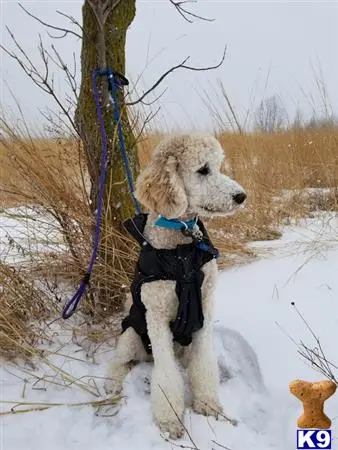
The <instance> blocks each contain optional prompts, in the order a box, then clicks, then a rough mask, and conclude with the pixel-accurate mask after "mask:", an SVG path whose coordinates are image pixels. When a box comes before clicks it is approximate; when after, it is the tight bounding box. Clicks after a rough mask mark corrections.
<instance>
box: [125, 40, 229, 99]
mask: <svg viewBox="0 0 338 450" xmlns="http://www.w3.org/2000/svg"><path fill="white" fill-rule="evenodd" d="M226 50H227V47H226V46H225V47H224V52H223V55H222V58H221V60H220V62H219V63H217V64H216V65H214V66H209V67H192V66H187V65H186V62H187V61H188V60H189V58H190V56H188V57H187V58H185V59H184V60H183V61H182V62H181V63H180V64H177V65H176V66H174V67H171V68H170V69H168V70H167V71H166V72H165V73H164V74H162V75H161V76H160V78H159V79H158V80H157V81H156V83H155V84H154V85H153V86H152V87H151V88H149V89H148V90H147V91H146V92H145V93H144V94H143V95H141V97H140V98H139V99H138V100H135V101H133V102H129V103H126V105H127V106H133V105H137V104H138V103H141V102H143V100H144V98H145V97H146V96H147V95H149V94H150V93H151V92H152V91H153V90H154V89H156V88H157V87H158V86H159V85H160V84H161V83H162V81H163V80H164V79H165V78H166V77H167V76H168V75H170V74H171V73H172V72H174V71H175V70H177V69H185V70H193V71H196V72H203V71H207V70H214V69H218V68H219V67H220V66H221V65H222V64H223V62H224V59H225V55H226Z"/></svg>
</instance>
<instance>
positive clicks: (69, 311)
mask: <svg viewBox="0 0 338 450" xmlns="http://www.w3.org/2000/svg"><path fill="white" fill-rule="evenodd" d="M105 74H106V72H105V71H101V70H95V71H94V72H93V74H92V84H93V93H94V99H95V105H96V112H97V118H98V121H99V125H100V130H101V135H102V156H101V173H100V181H99V192H98V197H97V214H96V224H95V234H94V245H93V251H92V255H91V258H90V261H89V265H88V270H87V272H86V274H85V276H84V277H83V278H82V280H81V282H80V286H79V288H78V290H77V291H76V293H75V294H74V295H73V297H72V298H71V299H70V300H69V301H68V302H67V303H66V305H65V306H64V308H63V311H62V318H63V319H68V318H69V317H71V316H72V315H73V313H74V312H75V310H76V308H77V306H78V304H79V302H80V300H81V298H82V296H83V294H84V293H85V292H86V290H87V288H88V286H89V281H90V276H91V274H92V271H93V267H94V264H95V260H96V257H97V252H98V248H99V243H100V235H101V215H102V200H103V192H104V184H105V179H106V165H107V134H106V130H105V126H104V121H103V116H102V109H101V106H100V97H99V91H98V88H97V84H96V78H97V77H98V76H99V75H105Z"/></svg>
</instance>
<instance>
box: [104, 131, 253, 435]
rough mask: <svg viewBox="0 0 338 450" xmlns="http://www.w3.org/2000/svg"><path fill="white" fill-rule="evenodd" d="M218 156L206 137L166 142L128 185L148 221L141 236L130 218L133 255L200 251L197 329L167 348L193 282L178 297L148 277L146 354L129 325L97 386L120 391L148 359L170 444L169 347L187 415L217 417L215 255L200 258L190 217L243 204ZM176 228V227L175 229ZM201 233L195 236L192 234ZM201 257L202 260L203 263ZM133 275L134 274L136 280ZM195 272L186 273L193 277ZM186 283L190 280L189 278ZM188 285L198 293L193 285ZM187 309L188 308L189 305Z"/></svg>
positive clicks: (176, 422)
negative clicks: (136, 251) (187, 391)
mask: <svg viewBox="0 0 338 450" xmlns="http://www.w3.org/2000/svg"><path fill="white" fill-rule="evenodd" d="M224 157H225V154H224V151H223V149H222V147H221V145H220V144H219V142H218V141H217V140H216V139H215V138H214V137H213V136H211V135H204V134H192V135H191V134H189V135H182V136H174V137H170V138H168V139H166V140H164V141H163V142H161V143H160V144H159V145H158V147H157V148H156V149H155V152H154V156H153V159H152V161H151V162H150V164H149V165H148V166H147V167H146V168H145V169H144V170H143V171H142V173H141V175H140V176H139V177H138V180H137V183H136V197H137V198H138V200H139V201H140V202H141V203H142V204H143V205H144V206H145V207H146V208H147V209H149V211H150V212H149V214H147V215H143V217H144V218H145V221H144V224H143V225H144V226H143V227H141V228H142V229H140V228H139V226H138V225H137V226H136V225H135V222H134V221H133V219H131V220H132V223H133V224H134V225H135V230H136V232H137V233H138V234H139V235H140V239H141V240H140V241H139V242H140V243H141V248H142V244H143V245H144V246H145V247H147V248H148V250H149V249H152V250H154V249H155V251H157V249H161V250H159V252H166V251H167V252H168V251H175V249H177V248H179V247H181V248H183V249H190V248H191V249H193V246H197V247H199V249H200V248H202V250H199V252H200V253H203V255H202V256H201V258H202V259H200V260H199V261H202V263H200V264H201V267H198V268H197V269H200V272H201V273H203V276H202V278H201V280H202V281H201V285H200V288H199V289H198V287H197V290H196V291H194V292H195V293H196V295H195V297H199V296H200V299H201V301H200V303H201V309H202V312H200V315H199V320H202V322H200V326H199V327H198V326H197V327H195V328H193V327H194V326H195V322H196V321H198V319H196V315H195V316H194V317H195V319H194V320H195V322H194V321H193V327H192V328H191V329H190V331H193V332H192V333H190V334H191V336H190V341H189V339H188V341H185V343H183V345H184V347H181V346H180V345H179V344H177V343H175V346H174V341H175V336H176V335H175V332H174V331H173V330H174V328H173V323H175V322H173V321H175V319H176V321H179V320H181V317H179V315H180V314H178V311H179V310H180V302H181V299H180V298H178V297H179V296H180V295H181V293H182V292H188V291H189V289H190V288H191V285H192V284H193V283H190V285H189V280H188V284H185V285H184V286H185V288H186V290H185V291H184V289H183V290H182V289H181V291H180V293H179V294H178V290H177V280H175V279H173V278H172V277H170V276H167V277H163V278H165V279H163V278H162V279H156V277H155V281H151V277H150V280H149V279H146V281H147V282H144V283H142V284H141V285H140V287H139V294H140V298H141V301H142V305H141V306H143V307H144V315H145V322H146V333H147V336H148V339H149V343H150V344H149V348H148V349H147V348H146V345H145V341H144V339H142V336H141V335H140V333H141V332H140V331H139V330H138V332H136V331H135V327H133V325H131V326H130V325H129V326H126V327H125V329H124V332H123V333H122V334H121V336H120V338H119V341H118V345H117V349H116V357H115V360H114V361H112V362H111V363H110V367H109V372H108V375H107V382H106V385H105V387H106V390H107V392H110V393H114V394H117V393H119V392H121V391H122V385H123V380H124V378H125V376H126V375H127V373H128V371H129V370H130V368H131V367H132V365H133V364H134V363H135V362H138V361H145V360H148V358H149V353H152V357H153V360H154V369H153V373H152V379H151V399H152V407H153V414H154V418H155V421H156V423H157V424H158V426H159V428H160V429H161V431H163V432H168V433H169V436H170V437H171V438H178V437H180V436H181V435H182V434H183V432H184V426H183V415H184V386H183V379H182V376H181V373H180V369H179V364H178V360H177V358H176V357H175V351H174V347H175V349H176V345H177V347H178V348H179V349H180V350H181V353H182V352H183V353H185V357H184V360H185V363H186V364H185V365H186V367H187V371H188V377H189V384H190V388H191V392H192V398H193V404H192V407H193V410H194V411H195V412H197V413H200V414H204V415H207V416H215V417H217V416H218V414H219V413H221V412H222V406H221V404H220V402H219V399H218V394H217V389H218V366H217V361H216V357H215V355H214V350H213V321H212V294H213V290H214V288H215V284H216V276H217V265H216V260H215V254H213V255H212V256H210V255H209V253H208V252H209V250H210V249H213V250H215V249H214V247H212V244H211V242H210V241H209V240H208V238H207V235H206V232H205V229H204V227H203V224H202V223H201V222H200V221H199V220H198V219H197V218H198V216H204V217H214V216H226V215H229V214H232V213H234V212H235V211H236V210H238V209H239V208H240V207H241V206H242V205H243V203H244V201H245V199H246V194H245V192H244V190H243V188H242V187H241V186H240V185H239V184H238V183H236V182H235V181H233V180H232V179H231V178H229V177H228V176H226V175H224V174H222V173H221V171H220V170H221V166H222V163H224ZM159 218H160V219H161V220H160V221H159ZM177 219H178V220H177ZM163 221H164V222H163ZM191 222H193V226H192V227H191V228H192V229H191V230H188V225H189V224H191ZM177 223H180V224H181V225H180V226H179V228H177ZM201 227H202V229H199V228H201ZM201 241H202V242H204V244H205V243H206V244H205V245H204V247H203V245H202V246H199V244H200V242H201ZM141 251H142V250H141ZM189 251H190V250H189ZM145 252H147V250H145ZM162 254H163V255H165V253H161V255H162ZM204 255H209V256H210V257H208V258H207V261H208V262H206V263H205V264H204V263H203V261H204V259H203V258H204ZM159 259H160V262H159V263H158V264H161V261H162V256H161V258H159ZM164 259H165V256H163V260H164ZM178 259H180V257H178ZM185 259H186V258H185ZM146 262H147V260H146ZM140 270H141V269H140V268H139V269H138V275H140ZM197 272H198V270H197V271H196V273H197ZM196 273H195V272H194V275H193V276H195V275H196ZM148 278H149V277H148ZM185 280H186V279H185ZM194 280H195V281H196V278H194ZM190 281H191V280H190ZM183 284H184V282H183ZM188 285H189V286H190V287H189V286H188ZM187 286H188V287H187ZM195 286H198V283H197V284H196V285H195ZM136 290H137V289H136ZM187 295H188V294H187ZM182 296H184V295H183V294H182ZM192 297H194V296H192ZM192 297H191V296H190V300H189V299H188V301H187V302H188V303H186V304H189V305H190V306H191V305H192V306H191V308H190V310H189V311H190V312H189V314H190V316H188V317H186V320H185V321H184V322H180V323H179V325H182V323H183V324H184V325H183V326H185V325H186V323H187V321H188V322H189V320H190V318H191V317H192V316H191V314H192V315H194V314H195V313H196V311H195V310H196V308H197V307H198V302H197V300H196V299H195V298H192ZM187 298H188V297H187ZM132 301H134V300H131V296H129V298H128V301H127V303H128V308H129V307H130V306H131V302H132ZM189 302H192V303H189ZM187 308H188V309H189V306H188V307H187ZM194 309H195V310H194ZM191 310H194V311H192V312H191ZM186 311H187V310H186ZM181 313H182V311H181ZM183 313H184V310H183ZM201 314H202V318H201ZM176 323H177V322H176ZM136 329H137V327H136ZM176 331H177V330H176ZM143 338H144V336H143ZM177 340H178V341H179V339H177ZM190 342H191V343H190ZM182 349H183V350H182ZM146 350H148V352H147V351H146Z"/></svg>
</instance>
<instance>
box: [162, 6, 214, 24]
mask: <svg viewBox="0 0 338 450" xmlns="http://www.w3.org/2000/svg"><path fill="white" fill-rule="evenodd" d="M169 1H170V3H171V4H172V5H173V6H174V7H175V8H176V10H177V12H178V13H179V14H180V15H181V16H182V17H183V19H184V20H186V21H187V22H189V23H193V21H194V20H193V19H198V20H204V21H205V22H213V21H214V20H215V19H209V18H207V17H203V16H200V15H199V14H195V13H193V12H191V11H188V10H187V9H185V7H184V6H183V5H186V4H187V3H197V0H183V1H182V0H181V1H177V0H169Z"/></svg>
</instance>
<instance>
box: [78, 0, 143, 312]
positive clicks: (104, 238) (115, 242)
mask: <svg viewBox="0 0 338 450" xmlns="http://www.w3.org/2000/svg"><path fill="white" fill-rule="evenodd" d="M90 3H91V4H94V3H95V5H94V6H93V7H92V6H91V5H90V4H89V3H88V1H87V0H86V1H85V3H84V5H83V7H82V14H83V41H82V50H81V70H82V79H81V88H80V95H79V102H78V105H77V110H76V115H75V116H76V123H77V126H78V127H79V130H80V134H81V136H82V137H83V143H84V150H85V155H86V158H87V164H88V171H89V176H90V180H91V194H90V198H91V209H92V212H93V213H95V211H96V209H97V193H98V188H99V185H98V182H99V175H100V168H101V167H100V161H101V144H102V137H101V133H100V129H99V126H98V120H97V112H96V107H95V102H94V98H93V90H92V78H91V77H92V71H93V70H94V69H97V68H100V69H105V68H106V67H109V68H111V69H112V70H114V71H117V72H119V73H121V74H125V44H126V34H127V29H128V27H129V26H130V24H131V23H132V21H133V19H134V17H135V3H136V0H122V1H120V2H118V3H117V6H114V3H116V0H111V2H110V4H109V5H108V7H110V8H112V9H111V12H110V13H109V15H108V17H107V18H106V20H105V22H104V19H103V14H104V11H103V3H104V1H103V0H92V2H90ZM93 8H94V9H95V12H94V10H93ZM100 21H102V23H101V24H100ZM102 25H103V26H102ZM98 83H99V89H100V93H101V98H102V111H103V117H104V122H105V127H106V132H107V142H108V155H109V160H108V166H107V173H106V185H105V192H104V208H103V211H104V212H103V217H102V222H101V223H102V232H101V243H100V256H99V261H98V264H97V268H99V272H100V276H99V296H98V297H99V299H100V302H99V303H100V304H99V305H98V304H96V309H97V308H98V307H99V306H100V305H101V306H102V307H103V309H104V310H111V306H114V307H116V306H118V305H119V304H120V303H121V282H120V281H116V282H115V281H114V280H116V279H118V277H117V276H116V275H117V273H120V272H124V273H126V272H125V271H126V265H127V267H129V266H130V262H131V261H130V249H129V251H128V242H127V241H126V240H125V239H124V238H123V234H124V231H123V229H122V227H121V222H122V220H124V219H125V218H126V217H129V216H130V215H132V214H134V206H133V201H132V197H131V193H130V192H129V189H128V184H127V180H126V174H125V170H124V166H123V161H122V158H121V153H120V146H119V141H118V138H117V130H116V124H114V122H113V107H112V105H111V104H110V103H109V102H108V97H107V79H106V77H103V78H102V80H101V81H100V80H99V79H98ZM119 104H120V111H121V120H122V126H123V131H124V137H125V142H126V148H127V151H128V156H129V161H130V165H131V169H132V172H133V175H134V177H135V176H136V174H137V172H138V169H139V167H138V158H137V149H136V142H135V139H134V136H133V132H132V129H131V125H130V122H129V119H128V113H127V109H126V107H125V105H124V95H123V92H122V90H121V91H120V92H119ZM129 245H130V244H129ZM123 255H127V256H123ZM127 271H128V270H127ZM112 294H113V295H112ZM96 303H97V302H96ZM101 309H102V308H101Z"/></svg>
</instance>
